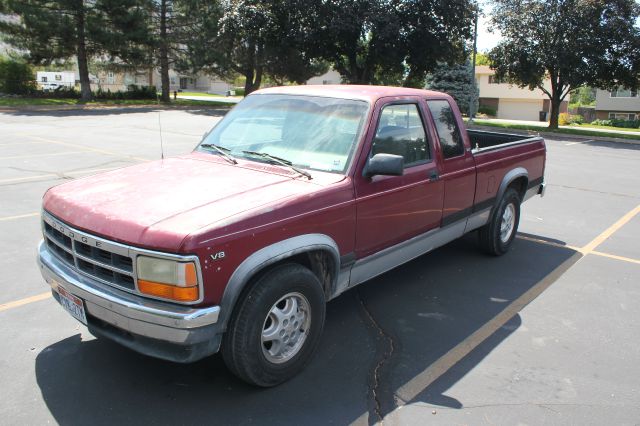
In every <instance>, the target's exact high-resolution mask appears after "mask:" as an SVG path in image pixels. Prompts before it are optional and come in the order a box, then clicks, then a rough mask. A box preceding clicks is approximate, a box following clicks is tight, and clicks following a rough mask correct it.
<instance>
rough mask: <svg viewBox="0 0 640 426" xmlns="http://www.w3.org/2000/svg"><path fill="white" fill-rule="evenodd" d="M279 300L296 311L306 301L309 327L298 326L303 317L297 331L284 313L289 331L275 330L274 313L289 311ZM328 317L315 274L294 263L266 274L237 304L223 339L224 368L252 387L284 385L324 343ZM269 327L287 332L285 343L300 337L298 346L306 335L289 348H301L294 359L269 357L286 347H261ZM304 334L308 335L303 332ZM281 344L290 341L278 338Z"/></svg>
mask: <svg viewBox="0 0 640 426" xmlns="http://www.w3.org/2000/svg"><path fill="white" fill-rule="evenodd" d="M283 297H286V298H285V300H284V301H282V300H281V299H283ZM292 300H294V301H292ZM279 301H280V305H281V306H283V307H289V308H291V306H296V303H297V304H298V305H297V306H301V307H303V306H304V304H305V301H306V303H307V306H308V309H309V311H310V312H309V314H310V315H309V316H308V318H309V320H308V322H307V320H306V319H305V320H304V321H302V320H300V321H298V319H299V318H298V317H296V318H297V319H296V322H295V325H296V326H297V327H295V326H294V322H293V321H290V322H287V320H288V318H289V314H286V315H287V318H286V319H284V320H282V321H280V322H279V327H284V326H282V324H284V325H288V326H289V328H287V329H286V331H285V329H281V328H278V327H276V325H278V324H277V323H278V321H275V320H271V318H276V317H275V316H274V314H273V313H274V312H276V311H275V310H276V309H277V312H276V313H277V314H282V313H283V312H285V311H282V310H280V308H279V307H277V306H280V305H276V303H277V302H279ZM282 303H284V305H282ZM287 309H288V308H287ZM296 312H298V315H299V317H300V318H302V317H303V316H304V310H296ZM292 318H293V317H292ZM324 318H325V297H324V292H323V290H322V285H321V284H320V282H319V281H318V278H317V277H316V276H315V275H314V274H313V272H311V271H310V270H309V269H307V268H305V267H304V266H301V265H299V264H295V263H287V264H283V265H280V266H277V267H275V268H273V269H271V270H268V271H267V272H266V273H264V274H262V275H261V276H260V277H259V278H258V279H257V280H256V281H255V282H254V283H253V284H252V286H251V288H250V289H249V290H248V292H247V293H246V294H245V295H244V296H243V297H242V299H241V300H239V301H238V303H237V304H236V308H235V309H234V312H233V315H232V317H231V320H230V322H229V327H228V329H227V332H226V333H225V335H224V337H223V340H222V356H223V359H224V361H225V364H226V365H227V367H228V368H229V370H231V372H232V373H234V374H235V375H236V376H238V377H239V378H240V379H242V380H244V381H246V382H248V383H250V384H253V385H257V386H261V387H271V386H276V385H278V384H280V383H283V382H285V381H287V380H289V379H291V378H292V377H294V376H295V375H296V374H298V373H299V372H300V371H301V370H302V369H303V368H304V367H305V366H306V365H307V364H308V363H309V361H310V360H311V358H312V356H313V354H314V352H315V350H316V348H317V346H318V343H319V342H320V336H321V334H322V328H323V327H324ZM298 322H300V324H299V325H298ZM303 322H304V325H303V324H302V323H303ZM268 324H269V325H270V326H271V328H273V329H278V330H280V331H285V334H284V336H285V338H287V339H288V338H289V337H291V340H289V343H291V342H293V336H294V333H295V334H296V335H297V336H298V339H296V340H295V341H296V342H300V340H299V339H300V338H301V336H302V335H304V336H305V338H304V339H303V340H302V341H301V343H300V345H299V346H296V345H293V346H292V347H291V348H296V347H297V349H296V351H295V353H293V351H294V349H290V352H291V353H290V354H288V355H289V356H290V358H287V354H286V353H284V354H283V355H282V358H281V359H275V357H274V356H273V354H271V352H270V351H271V350H272V349H273V348H276V347H277V348H280V347H285V348H286V347H287V344H283V345H282V346H278V345H275V344H274V343H273V342H265V343H263V341H262V338H263V331H268V329H269V328H268V327H267V325H268ZM265 327H267V330H265ZM302 329H304V330H305V332H302V331H301V330H302ZM307 330H308V331H307ZM287 333H290V334H287ZM274 341H276V340H274ZM277 341H278V342H281V341H285V342H286V341H287V340H283V339H280V338H278V339H277ZM274 345H275V346H274ZM285 352H286V351H285ZM269 357H271V358H272V359H269Z"/></svg>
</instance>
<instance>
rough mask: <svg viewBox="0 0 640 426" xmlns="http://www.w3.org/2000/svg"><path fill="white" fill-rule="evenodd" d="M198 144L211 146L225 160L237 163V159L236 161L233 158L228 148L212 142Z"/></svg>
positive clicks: (205, 146) (206, 146)
mask: <svg viewBox="0 0 640 426" xmlns="http://www.w3.org/2000/svg"><path fill="white" fill-rule="evenodd" d="M200 146H202V147H204V148H213V149H214V150H215V151H216V152H217V153H218V154H220V155H221V156H223V157H224V158H225V160H227V161H229V162H230V163H231V164H238V161H236V159H235V158H233V155H231V154H230V153H231V150H230V149H229V148H225V147H223V146H220V145H216V144H214V143H201V144H200Z"/></svg>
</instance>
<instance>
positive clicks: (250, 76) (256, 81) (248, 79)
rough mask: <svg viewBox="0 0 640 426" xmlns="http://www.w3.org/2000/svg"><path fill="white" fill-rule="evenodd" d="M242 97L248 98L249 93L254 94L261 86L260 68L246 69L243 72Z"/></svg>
mask: <svg viewBox="0 0 640 426" xmlns="http://www.w3.org/2000/svg"><path fill="white" fill-rule="evenodd" d="M244 78H245V82H244V95H245V96H248V95H249V94H250V93H251V92H255V91H256V90H258V89H259V88H260V85H261V84H262V67H257V69H255V70H254V69H253V67H248V68H247V69H246V71H245V72H244Z"/></svg>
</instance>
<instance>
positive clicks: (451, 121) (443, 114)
mask: <svg viewBox="0 0 640 426" xmlns="http://www.w3.org/2000/svg"><path fill="white" fill-rule="evenodd" d="M427 105H429V110H430V111H431V116H432V117H433V121H434V122H435V124H436V130H437V132H438V139H439V140H440V147H441V148H442V155H443V156H444V158H451V157H457V156H459V155H462V154H464V146H463V145H462V135H460V129H459V128H458V123H457V122H456V116H455V115H454V114H453V110H452V109H451V105H449V102H447V101H445V100H442V101H427Z"/></svg>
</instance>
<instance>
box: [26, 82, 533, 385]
mask: <svg viewBox="0 0 640 426" xmlns="http://www.w3.org/2000/svg"><path fill="white" fill-rule="evenodd" d="M545 158H546V148H545V143H544V141H543V139H542V138H540V137H531V138H523V137H521V136H517V135H510V134H502V133H490V132H483V131H466V130H465V126H464V123H463V121H462V118H461V116H460V112H459V110H458V108H457V106H456V104H455V102H454V101H453V99H452V98H451V97H449V96H448V95H446V94H443V93H437V92H430V91H424V90H417V89H406V88H395V87H376V86H299V87H280V88H270V89H265V90H260V91H257V92H255V93H253V94H251V95H250V96H248V97H247V98H246V99H245V100H243V101H242V102H241V103H240V104H238V105H237V106H236V107H235V108H234V109H233V110H232V111H230V112H229V113H228V114H227V115H226V116H225V117H224V118H223V119H222V120H221V121H220V122H219V123H218V124H217V125H216V126H215V127H214V128H213V129H212V130H211V131H210V132H209V133H208V134H206V135H205V136H204V138H203V140H202V142H201V143H200V144H199V145H198V146H197V147H196V148H195V150H194V151H193V152H192V153H190V154H187V155H182V156H179V157H176V158H170V159H165V160H158V161H153V162H148V163H143V164H138V165H135V166H131V167H127V168H123V169H119V170H115V171H110V172H107V173H103V174H99V175H95V176H91V177H87V178H83V179H77V180H74V181H71V182H68V183H65V184H62V185H59V186H56V187H54V188H51V189H50V190H49V191H47V193H46V194H45V196H44V200H43V212H42V230H43V235H44V239H43V241H42V242H41V243H40V246H39V255H38V260H39V265H40V268H41V271H42V275H43V277H44V278H45V280H46V281H47V283H48V284H49V285H50V286H51V288H52V292H53V295H54V297H55V298H56V300H57V301H58V302H59V303H60V304H61V305H62V306H63V307H64V308H65V309H66V310H67V311H68V312H69V313H71V314H72V315H73V316H74V317H75V318H76V319H78V320H79V321H81V322H83V323H84V324H85V325H87V327H88V329H89V331H90V332H91V333H92V334H94V335H95V336H99V337H106V338H109V339H112V340H115V341H116V342H119V343H121V344H123V345H125V346H127V347H129V348H131V349H133V350H136V351H138V352H141V353H144V354H147V355H150V356H154V357H158V358H163V359H167V360H172V361H176V362H192V361H196V360H199V359H201V358H203V357H206V356H208V355H211V354H213V353H215V352H218V351H219V350H220V351H221V352H222V356H223V358H224V360H225V362H226V364H227V366H228V367H229V369H230V370H231V371H232V372H233V373H235V374H236V375H237V376H238V377H240V378H242V379H243V380H245V381H247V382H250V383H253V384H256V385H259V386H273V385H276V384H278V383H281V382H283V381H285V380H287V379H289V378H291V377H292V376H293V375H295V374H296V373H297V372H299V371H300V370H301V369H302V368H303V367H304V366H305V365H306V364H307V363H308V362H309V360H310V359H311V355H312V354H313V352H314V350H315V349H316V346H317V345H318V342H319V339H320V335H321V332H322V328H323V323H324V319H325V303H326V302H327V301H328V300H330V299H332V298H334V297H336V296H338V295H339V294H341V293H342V292H344V291H346V290H348V289H350V288H352V287H354V286H356V285H358V284H360V283H363V282H365V281H367V280H369V279H371V278H373V277H375V276H377V275H379V274H382V273H384V272H386V271H389V270H390V269H393V268H395V267H396V266H398V265H401V264H403V263H405V262H407V261H409V260H411V259H414V258H416V257H417V256H420V255H422V254H424V253H427V252H429V251H431V250H433V249H435V248H437V247H439V246H442V245H443V244H446V243H448V242H449V241H452V240H454V239H456V238H458V237H460V236H462V235H463V234H465V233H468V232H471V231H477V232H478V235H479V244H480V246H481V248H483V249H484V250H485V251H487V252H488V253H490V254H493V255H501V254H503V253H505V252H506V251H507V250H508V249H509V246H510V245H511V244H512V242H513V239H514V237H515V235H516V231H517V228H518V221H519V217H520V204H521V203H522V202H523V201H525V200H527V199H528V198H530V197H531V196H534V195H536V194H541V195H542V194H543V192H544V179H543V177H544V168H545Z"/></svg>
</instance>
